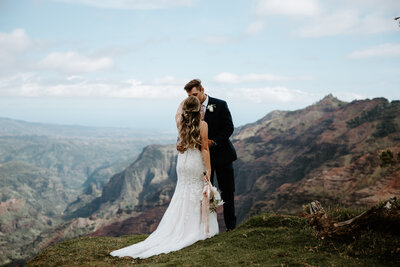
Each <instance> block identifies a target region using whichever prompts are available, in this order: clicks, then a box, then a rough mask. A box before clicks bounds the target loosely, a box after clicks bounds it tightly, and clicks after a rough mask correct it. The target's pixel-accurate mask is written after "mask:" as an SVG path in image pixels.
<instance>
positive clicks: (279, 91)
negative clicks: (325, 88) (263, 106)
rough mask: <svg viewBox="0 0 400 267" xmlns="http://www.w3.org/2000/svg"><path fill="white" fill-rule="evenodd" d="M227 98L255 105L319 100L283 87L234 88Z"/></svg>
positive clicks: (308, 94) (312, 95)
mask: <svg viewBox="0 0 400 267" xmlns="http://www.w3.org/2000/svg"><path fill="white" fill-rule="evenodd" d="M227 94H228V97H229V98H233V99H247V100H250V101H252V102H255V103H310V102H312V101H317V100H318V99H320V98H321V96H320V95H316V94H310V93H307V92H304V91H300V90H292V89H289V88H286V87H283V86H275V87H262V88H236V89H232V90H231V91H230V92H228V93H227Z"/></svg>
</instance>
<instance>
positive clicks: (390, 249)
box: [27, 214, 400, 266]
mask: <svg viewBox="0 0 400 267" xmlns="http://www.w3.org/2000/svg"><path fill="white" fill-rule="evenodd" d="M145 238H146V235H140V236H122V237H81V238H78V239H73V240H70V241H67V242H62V243H58V244H56V245H53V246H51V247H49V248H47V249H46V250H45V251H43V252H42V253H41V254H39V255H37V256H36V257H35V258H33V259H31V260H30V261H29V262H28V263H27V266H131V265H140V266H249V265H254V266H390V265H396V264H398V263H400V258H399V247H400V237H399V236H390V238H388V234H387V233H380V232H371V233H369V234H365V235H361V236H358V237H355V238H354V239H353V240H347V241H339V240H326V239H320V238H318V237H317V235H316V234H315V232H314V231H313V230H312V228H311V227H310V226H309V225H308V223H307V221H306V219H304V218H300V217H297V216H283V215H276V214H260V215H257V216H254V217H252V218H250V219H249V220H247V221H246V222H245V223H243V224H242V225H240V226H239V227H238V228H237V229H236V230H234V231H230V232H227V233H221V234H219V235H217V236H215V237H213V238H211V239H207V240H204V241H199V242H197V243H195V244H194V245H192V246H190V247H187V248H184V249H182V250H180V251H177V252H172V253H169V254H162V255H157V256H153V257H151V258H148V259H132V258H129V257H127V258H122V259H120V258H117V257H111V256H110V255H109V252H111V251H113V250H115V249H119V248H122V247H125V246H128V245H131V244H133V243H136V242H139V241H142V240H143V239H145Z"/></svg>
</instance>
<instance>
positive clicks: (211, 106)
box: [207, 104, 215, 112]
mask: <svg viewBox="0 0 400 267" xmlns="http://www.w3.org/2000/svg"><path fill="white" fill-rule="evenodd" d="M214 108H215V104H210V105H208V106H207V109H208V111H210V112H213V111H214Z"/></svg>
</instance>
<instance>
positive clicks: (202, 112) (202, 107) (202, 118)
mask: <svg viewBox="0 0 400 267" xmlns="http://www.w3.org/2000/svg"><path fill="white" fill-rule="evenodd" d="M200 114H201V120H202V121H204V114H205V111H204V105H201V108H200Z"/></svg>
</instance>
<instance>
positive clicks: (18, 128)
mask: <svg viewBox="0 0 400 267" xmlns="http://www.w3.org/2000/svg"><path fill="white" fill-rule="evenodd" d="M158 138H159V139H158ZM174 138H175V137H174V136H172V135H169V137H168V135H164V136H163V135H162V133H158V134H157V133H154V134H151V133H150V132H149V133H145V132H137V131H134V130H131V129H113V128H91V127H81V126H62V125H51V124H38V123H29V122H24V121H16V120H12V119H0V201H1V202H0V216H1V219H0V246H1V247H2V249H1V252H0V265H1V264H2V263H5V262H8V261H10V259H13V260H15V259H21V258H25V257H27V256H29V255H32V253H33V252H34V251H38V249H39V250H40V246H34V245H33V244H37V242H39V241H38V240H41V239H43V238H44V237H45V236H47V235H46V232H47V231H49V229H53V228H54V227H56V228H57V227H58V228H59V227H61V228H62V227H63V224H62V222H63V219H62V218H61V216H62V215H63V214H64V211H65V209H66V208H67V205H68V204H70V206H72V204H71V203H72V202H75V203H77V202H79V205H85V204H86V203H89V202H91V201H92V200H93V199H95V198H96V197H98V196H99V195H101V191H102V188H103V186H104V185H105V184H106V183H107V182H108V180H109V179H110V177H111V176H112V175H113V174H115V173H118V172H120V171H122V170H123V169H124V168H126V167H127V166H129V165H130V164H131V163H132V161H134V160H135V159H136V157H137V155H138V154H139V152H140V151H141V150H142V148H143V147H144V146H146V145H148V144H150V143H155V142H157V143H163V144H165V143H169V142H171V141H173V140H174ZM77 198H78V200H79V201H78V200H77ZM79 205H78V206H79ZM76 208H77V207H76ZM79 231H81V230H79ZM79 231H78V232H79ZM50 232H51V233H54V230H50ZM75 234H76V233H75ZM34 240H35V241H34ZM32 242H33V243H32ZM35 242H36V243H35ZM39 243H40V242H39Z"/></svg>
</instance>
